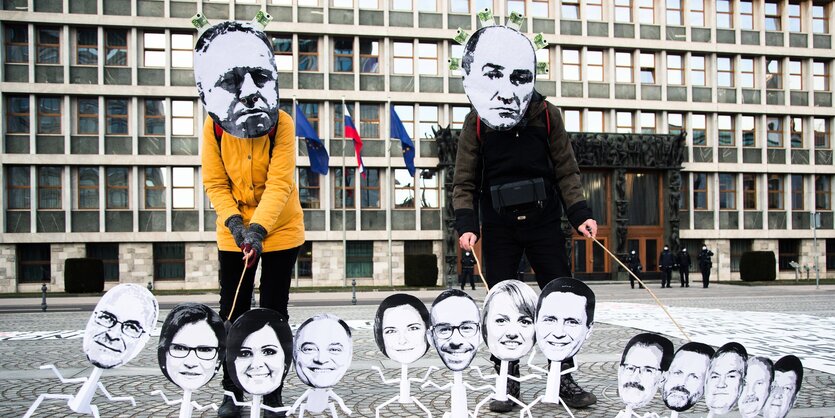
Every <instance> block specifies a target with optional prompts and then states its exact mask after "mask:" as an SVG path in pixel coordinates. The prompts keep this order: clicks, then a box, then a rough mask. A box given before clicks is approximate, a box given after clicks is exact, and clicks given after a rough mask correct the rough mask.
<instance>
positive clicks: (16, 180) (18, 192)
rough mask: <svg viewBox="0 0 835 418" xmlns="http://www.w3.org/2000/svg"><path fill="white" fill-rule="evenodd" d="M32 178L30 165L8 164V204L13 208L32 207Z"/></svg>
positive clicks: (24, 208) (23, 208)
mask: <svg viewBox="0 0 835 418" xmlns="http://www.w3.org/2000/svg"><path fill="white" fill-rule="evenodd" d="M31 188H32V180H31V178H30V175H29V166H8V167H7V168H6V193H7V194H6V199H7V202H6V205H7V207H8V208H9V209H11V210H15V209H16V210H26V209H31V207H32V204H31V199H32V198H31Z"/></svg>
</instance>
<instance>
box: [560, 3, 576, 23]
mask: <svg viewBox="0 0 835 418" xmlns="http://www.w3.org/2000/svg"><path fill="white" fill-rule="evenodd" d="M561 3H562V4H561V5H560V18H561V19H572V20H580V0H562V2H561Z"/></svg>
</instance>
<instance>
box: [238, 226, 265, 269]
mask: <svg viewBox="0 0 835 418" xmlns="http://www.w3.org/2000/svg"><path fill="white" fill-rule="evenodd" d="M266 236H267V230H266V229H264V227H263V226H261V225H258V224H249V229H247V230H246V232H244V242H243V245H242V246H241V248H242V249H243V250H244V252H245V253H246V252H249V251H250V250H252V251H255V255H254V256H252V257H250V258H249V261H248V262H247V264H246V267H247V268H251V267H252V266H254V265H255V263H256V262H257V260H258V257H259V256H260V255H261V253H262V252H264V237H266Z"/></svg>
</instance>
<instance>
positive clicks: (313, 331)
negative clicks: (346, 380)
mask: <svg viewBox="0 0 835 418" xmlns="http://www.w3.org/2000/svg"><path fill="white" fill-rule="evenodd" d="M353 350H354V345H353V341H352V340H351V328H349V327H348V324H346V323H345V321H343V320H342V319H340V318H339V317H337V316H334V315H331V314H318V315H315V316H313V317H311V318H308V319H307V320H306V321H304V322H303V323H302V324H301V325H300V326H299V329H298V331H297V332H296V338H295V340H294V341H293V358H294V360H295V361H296V374H297V375H298V376H299V379H300V380H301V381H302V382H303V383H304V384H306V385H308V386H310V389H308V390H306V391H305V392H304V393H303V394H302V396H300V397H299V399H297V400H296V402H295V403H294V404H293V407H292V408H290V410H289V411H288V412H287V415H292V414H294V413H295V411H296V409H298V410H299V416H300V417H303V416H304V413H305V411H310V412H311V413H314V414H318V413H321V412H323V411H324V410H325V409H329V410H330V412H331V416H333V417H334V418H336V417H337V414H336V406H335V405H334V403H333V402H330V400H331V399H333V400H334V401H336V403H337V404H339V407H340V408H341V409H342V411H343V412H345V413H346V414H348V415H351V410H350V409H348V407H347V406H346V405H345V402H343V401H342V398H340V397H339V396H337V394H336V393H334V391H333V390H332V389H331V388H332V387H333V386H335V385H336V384H337V383H339V380H340V379H342V376H344V375H345V372H346V371H348V367H349V366H350V365H351V357H352V356H353V352H354V351H353ZM305 401H306V402H305Z"/></svg>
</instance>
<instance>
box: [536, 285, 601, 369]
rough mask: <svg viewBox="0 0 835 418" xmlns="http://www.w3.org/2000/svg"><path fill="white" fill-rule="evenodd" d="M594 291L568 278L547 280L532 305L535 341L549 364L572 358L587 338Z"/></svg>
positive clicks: (589, 332)
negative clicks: (535, 302) (534, 307)
mask: <svg viewBox="0 0 835 418" xmlns="http://www.w3.org/2000/svg"><path fill="white" fill-rule="evenodd" d="M594 305H595V296H594V292H593V291H592V290H591V288H589V287H588V286H587V285H586V284H585V283H583V282H581V281H579V280H577V279H573V278H571V277H560V278H558V279H554V280H551V282H550V283H548V285H546V286H545V288H543V289H542V293H540V294H539V301H538V302H537V306H536V340H537V342H536V343H537V346H539V350H540V351H542V354H543V355H545V357H547V358H548V360H551V361H558V362H562V361H564V360H565V359H567V358H571V357H573V356H574V355H575V354H577V352H578V351H580V347H582V346H583V343H585V342H586V339H587V338H588V337H589V336H590V335H591V331H592V326H593V325H594Z"/></svg>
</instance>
